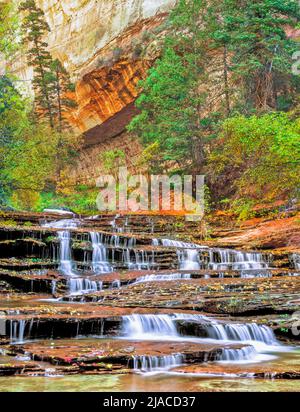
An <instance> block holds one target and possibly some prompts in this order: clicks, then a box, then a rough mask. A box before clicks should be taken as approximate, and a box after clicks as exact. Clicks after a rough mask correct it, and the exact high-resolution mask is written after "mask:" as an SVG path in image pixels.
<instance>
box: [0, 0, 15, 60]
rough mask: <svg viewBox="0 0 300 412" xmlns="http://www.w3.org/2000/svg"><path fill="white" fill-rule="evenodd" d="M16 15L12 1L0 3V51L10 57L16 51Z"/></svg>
mask: <svg viewBox="0 0 300 412" xmlns="http://www.w3.org/2000/svg"><path fill="white" fill-rule="evenodd" d="M17 31H18V17H17V13H16V11H15V7H14V4H13V3H12V2H7V3H0V53H2V54H3V55H4V56H5V58H10V57H11V55H12V54H13V53H14V52H15V51H16V49H17V47H18V45H17V43H16V33H17Z"/></svg>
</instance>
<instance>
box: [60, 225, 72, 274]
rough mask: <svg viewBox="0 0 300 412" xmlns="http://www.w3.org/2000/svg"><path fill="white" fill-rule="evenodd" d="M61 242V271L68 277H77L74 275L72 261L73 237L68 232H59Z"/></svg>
mask: <svg viewBox="0 0 300 412" xmlns="http://www.w3.org/2000/svg"><path fill="white" fill-rule="evenodd" d="M58 237H59V241H60V264H59V270H60V271H61V272H62V273H63V274H64V275H66V276H76V274H75V273H73V263H72V260H71V235H70V232H68V231H63V232H58Z"/></svg>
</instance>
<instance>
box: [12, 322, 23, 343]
mask: <svg viewBox="0 0 300 412" xmlns="http://www.w3.org/2000/svg"><path fill="white" fill-rule="evenodd" d="M25 328H26V320H23V319H21V320H14V321H13V320H11V321H10V341H11V342H12V343H23V342H24V333H25Z"/></svg>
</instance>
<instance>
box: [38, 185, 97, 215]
mask: <svg viewBox="0 0 300 412" xmlns="http://www.w3.org/2000/svg"><path fill="white" fill-rule="evenodd" d="M98 193H99V189H97V188H94V187H88V186H77V187H75V188H74V191H73V192H72V193H70V194H68V195H59V194H57V193H55V192H42V193H41V195H40V198H39V201H38V203H37V205H36V210H37V211H42V210H44V209H45V208H49V207H51V208H52V207H68V208H70V209H71V210H73V211H74V212H76V213H82V214H84V213H86V214H87V213H89V214H96V213H97V212H99V211H97V206H96V199H97V195H98Z"/></svg>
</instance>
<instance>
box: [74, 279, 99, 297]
mask: <svg viewBox="0 0 300 412" xmlns="http://www.w3.org/2000/svg"><path fill="white" fill-rule="evenodd" d="M68 286H69V291H70V294H71V295H80V294H83V293H91V292H97V291H101V290H102V287H103V283H102V282H101V281H92V280H90V279H82V278H72V279H69V281H68Z"/></svg>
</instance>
